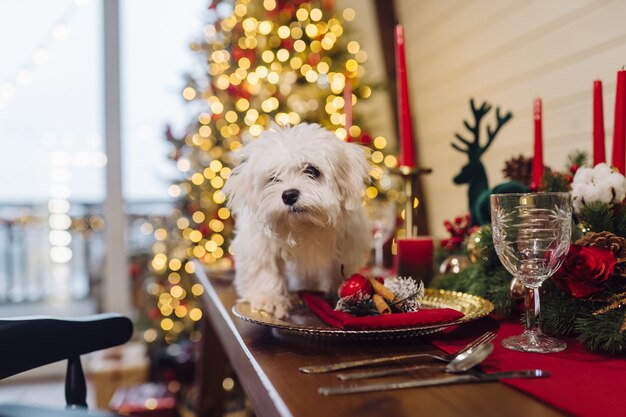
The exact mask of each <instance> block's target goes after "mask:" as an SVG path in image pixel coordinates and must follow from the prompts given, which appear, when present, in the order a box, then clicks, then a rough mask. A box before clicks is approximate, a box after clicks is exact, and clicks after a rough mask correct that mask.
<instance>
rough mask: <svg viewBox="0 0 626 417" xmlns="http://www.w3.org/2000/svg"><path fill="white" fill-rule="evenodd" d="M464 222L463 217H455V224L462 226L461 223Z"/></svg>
mask: <svg viewBox="0 0 626 417" xmlns="http://www.w3.org/2000/svg"><path fill="white" fill-rule="evenodd" d="M462 221H463V219H462V218H461V217H455V218H454V222H455V223H456V224H461V222H462Z"/></svg>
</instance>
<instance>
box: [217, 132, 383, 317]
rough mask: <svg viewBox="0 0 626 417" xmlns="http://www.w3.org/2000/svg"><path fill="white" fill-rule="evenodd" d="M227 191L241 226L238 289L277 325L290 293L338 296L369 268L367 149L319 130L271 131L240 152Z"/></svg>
mask: <svg viewBox="0 0 626 417" xmlns="http://www.w3.org/2000/svg"><path fill="white" fill-rule="evenodd" d="M235 158H236V159H238V162H239V164H238V166H237V167H236V168H235V169H234V170H233V173H232V175H231V177H230V178H229V179H228V181H227V183H226V185H225V186H224V192H225V193H226V195H227V196H228V198H229V200H228V207H229V208H230V209H231V210H232V212H233V214H234V216H235V220H236V229H235V238H234V240H233V249H234V257H235V270H236V272H235V288H236V290H237V293H238V295H239V296H240V299H241V301H247V302H249V303H250V305H251V307H252V308H253V309H257V310H265V311H267V312H270V313H272V314H274V316H276V317H279V318H284V317H287V316H288V315H289V310H290V308H291V307H292V297H291V296H290V291H295V290H300V289H315V290H320V291H334V290H336V289H337V287H338V285H339V283H340V282H341V265H344V268H345V273H346V276H349V274H351V273H353V272H356V270H357V269H358V268H359V267H360V266H362V265H364V264H365V262H366V261H367V259H368V254H369V250H370V248H371V234H370V232H369V230H368V228H367V226H366V221H365V217H364V215H363V212H362V204H361V203H362V197H363V188H364V181H365V180H366V178H367V173H368V170H369V166H368V163H367V160H366V156H365V150H364V149H363V148H362V147H361V146H359V145H356V144H353V143H347V142H344V141H342V140H340V139H338V138H337V137H336V136H335V135H334V134H332V133H330V132H329V131H327V130H325V129H323V128H322V127H321V126H319V125H318V124H306V123H303V124H299V125H296V126H293V127H285V128H278V127H275V128H272V129H270V130H268V131H265V132H263V133H262V134H261V135H260V137H259V138H258V139H257V140H253V141H251V142H250V143H248V144H246V145H245V146H243V147H242V148H241V150H240V151H239V152H236V153H235Z"/></svg>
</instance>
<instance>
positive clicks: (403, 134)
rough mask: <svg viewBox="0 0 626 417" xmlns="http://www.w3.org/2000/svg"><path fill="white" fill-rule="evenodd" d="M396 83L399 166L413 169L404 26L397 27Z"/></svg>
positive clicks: (413, 153) (413, 150) (413, 158)
mask: <svg viewBox="0 0 626 417" xmlns="http://www.w3.org/2000/svg"><path fill="white" fill-rule="evenodd" d="M396 83H397V89H398V128H399V131H400V155H399V157H398V165H400V166H406V167H410V168H413V167H415V149H414V148H413V124H412V123H411V105H410V103H409V88H408V82H407V76H406V57H405V54H404V30H403V29H402V25H396Z"/></svg>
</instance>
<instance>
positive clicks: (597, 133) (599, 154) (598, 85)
mask: <svg viewBox="0 0 626 417" xmlns="http://www.w3.org/2000/svg"><path fill="white" fill-rule="evenodd" d="M602 162H606V150H605V149H604V111H603V109H602V81H600V80H596V81H594V82H593V166H596V165H598V164H600V163H602Z"/></svg>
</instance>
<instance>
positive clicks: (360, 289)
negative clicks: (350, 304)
mask: <svg viewBox="0 0 626 417" xmlns="http://www.w3.org/2000/svg"><path fill="white" fill-rule="evenodd" d="M371 293H372V284H370V282H369V280H368V279H367V278H365V277H364V276H363V275H361V274H354V275H352V276H351V277H350V278H348V279H347V280H345V281H344V282H343V283H342V284H341V286H340V287H339V297H340V298H343V297H350V296H353V295H356V294H360V295H370V294H371Z"/></svg>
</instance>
